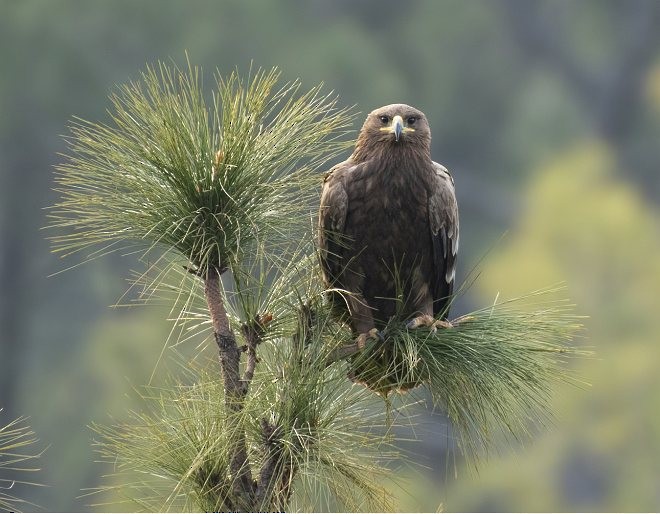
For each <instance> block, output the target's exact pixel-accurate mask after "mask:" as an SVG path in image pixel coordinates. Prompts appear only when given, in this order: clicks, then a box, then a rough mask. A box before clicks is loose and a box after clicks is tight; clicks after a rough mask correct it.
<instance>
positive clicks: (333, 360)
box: [50, 63, 579, 511]
mask: <svg viewBox="0 0 660 514" xmlns="http://www.w3.org/2000/svg"><path fill="white" fill-rule="evenodd" d="M214 86H215V87H214V91H213V92H212V97H211V101H210V102H207V99H206V97H205V95H204V91H203V88H202V73H201V70H199V69H198V68H195V67H192V66H190V65H189V66H188V67H187V69H185V70H181V69H179V68H178V67H176V66H173V65H165V64H162V63H161V64H158V65H157V66H154V67H148V68H147V69H146V71H145V72H144V73H142V75H141V78H140V80H138V81H136V82H132V83H130V84H128V85H125V86H123V87H121V88H120V89H119V90H118V92H117V93H116V94H114V95H113V96H112V111H111V113H110V114H111V121H110V123H109V124H99V123H90V122H86V121H83V120H76V121H74V123H73V124H72V127H71V136H70V137H69V138H68V141H69V144H70V153H69V155H68V156H67V157H66V162H65V163H64V164H62V165H61V166H59V168H58V171H57V183H58V191H59V192H60V194H61V197H62V198H61V201H60V202H59V203H58V204H57V205H55V206H54V207H53V208H52V210H51V214H50V216H51V220H52V223H51V226H52V228H54V229H58V230H59V233H58V235H57V236H55V237H53V245H54V249H55V250H56V251H57V252H60V253H61V254H63V255H70V254H78V253H82V254H83V255H84V256H85V258H89V259H91V258H94V257H96V256H99V255H103V254H105V253H108V252H112V251H117V250H119V249H121V250H122V251H139V252H141V256H142V259H143V260H144V261H145V262H148V263H149V264H148V265H147V269H146V271H145V272H144V274H143V275H141V276H139V277H137V278H136V281H135V282H136V284H137V285H139V286H140V287H141V290H142V294H143V297H144V298H145V299H149V298H154V297H159V298H160V297H163V296H166V297H169V298H170V299H171V301H172V303H173V305H174V306H175V307H174V309H175V311H176V313H177V315H176V322H177V323H178V324H180V325H181V326H183V327H186V329H187V330H189V331H191V332H188V333H203V332H205V331H208V332H210V333H212V337H213V339H214V340H215V343H216V345H217V349H218V354H219V364H218V363H213V364H209V365H205V366H201V367H200V366H196V367H191V369H190V370H189V372H187V373H184V375H185V376H183V377H172V383H171V386H170V387H169V388H165V389H162V388H161V389H158V390H154V389H150V388H145V397H146V398H148V399H149V401H150V404H151V410H150V411H145V412H140V413H134V414H133V420H132V422H131V423H127V424H122V425H117V426H112V427H104V426H98V427H96V429H97V431H98V433H99V434H100V436H101V439H100V442H99V443H98V444H99V451H100V452H101V454H102V455H103V456H105V457H107V458H108V459H111V460H113V461H116V462H117V463H118V464H119V467H120V470H121V469H127V470H133V471H137V472H139V473H140V474H141V475H140V476H143V477H145V478H144V479H143V480H132V481H131V483H130V484H127V485H126V487H127V488H132V490H133V491H132V493H130V495H132V496H133V497H134V498H135V499H136V500H137V501H139V502H142V504H143V505H144V507H145V508H150V509H155V510H166V509H182V508H189V509H202V510H208V511H220V510H232V511H237V510H241V511H258V510H266V511H272V510H285V509H290V508H292V507H301V508H306V509H308V510H311V509H313V508H315V507H316V505H315V503H314V501H315V499H316V498H317V497H319V495H321V496H326V497H328V498H330V499H331V501H332V502H333V503H332V505H333V506H334V508H341V509H348V510H363V509H369V510H387V509H389V508H391V507H392V498H391V495H390V493H389V491H388V490H387V489H386V488H385V487H384V486H383V485H382V484H383V483H384V482H383V480H381V479H383V478H384V477H388V476H390V472H389V470H388V468H387V465H386V464H387V461H388V460H389V459H391V458H393V456H394V455H396V440H394V441H393V440H392V438H391V437H390V435H389V433H388V431H387V430H386V428H387V427H384V426H383V425H384V421H383V416H382V405H383V404H382V403H379V402H378V399H379V398H380V397H384V398H389V397H390V396H391V395H392V394H395V392H396V391H398V390H406V389H410V388H414V387H417V386H421V385H425V386H427V387H428V388H429V389H430V391H431V393H432V396H433V398H434V400H435V402H436V403H437V404H438V405H439V406H442V407H444V408H445V409H446V411H447V413H448V415H449V416H450V418H451V419H452V421H453V422H454V424H455V426H456V428H457V429H458V431H459V433H460V435H461V446H462V448H463V449H464V450H465V451H466V452H467V453H469V454H472V455H478V454H479V453H481V452H482V451H484V450H488V447H489V445H490V442H491V434H492V429H493V428H494V427H497V428H501V429H503V430H504V431H505V432H507V433H510V434H513V435H514V436H516V437H517V436H520V435H523V434H524V433H525V432H526V431H527V430H528V429H529V425H528V417H529V415H530V412H532V411H536V412H537V413H539V414H540V415H541V418H543V416H544V415H547V414H549V413H548V405H547V400H548V384H549V382H550V381H552V380H555V379H562V380H569V381H570V380H573V379H572V378H571V377H570V375H569V374H568V373H567V372H566V371H565V369H564V367H563V362H564V360H565V359H566V358H567V357H569V356H571V355H575V354H576V353H579V352H577V351H576V350H574V349H572V348H570V347H569V346H567V343H568V342H569V341H570V339H571V337H572V336H573V335H574V333H575V331H576V330H577V329H578V327H579V319H578V317H577V316H575V315H574V314H572V310H571V306H570V305H569V304H567V303H566V302H561V301H558V302H552V301H549V300H544V301H543V302H542V303H540V304H539V305H538V306H537V307H536V308H533V309H532V310H530V309H529V308H528V307H529V305H528V306H527V307H520V306H519V305H518V303H517V302H499V303H497V302H496V303H495V304H494V305H491V306H489V307H488V308H485V309H482V310H479V311H476V312H474V313H470V314H469V315H466V316H464V317H462V318H461V320H460V323H457V324H456V327H455V328H454V329H450V330H442V331H440V332H438V333H435V334H432V333H430V332H429V331H426V330H417V331H408V330H406V329H405V326H404V325H403V324H402V323H401V322H400V321H397V320H393V321H392V323H391V326H390V327H388V330H387V333H388V341H387V346H386V347H383V346H382V345H379V344H371V345H368V346H367V347H366V348H365V349H364V350H363V351H359V352H358V351H357V349H356V348H355V345H354V344H353V342H352V340H351V332H350V330H349V329H348V328H347V327H346V326H345V325H344V324H342V322H341V320H337V319H336V318H334V317H333V316H332V312H331V311H330V309H329V308H328V306H327V304H326V302H325V301H324V291H323V286H322V284H321V281H320V279H319V276H320V273H319V270H318V260H317V259H316V253H315V248H314V244H313V229H312V227H313V226H314V225H313V218H314V215H315V207H314V205H315V203H316V201H317V195H318V189H319V185H320V180H319V176H318V174H317V173H316V171H317V170H320V169H322V168H323V166H324V165H326V164H327V163H328V162H329V161H331V160H332V159H333V158H335V157H337V156H338V154H339V152H341V151H343V150H345V149H346V148H347V147H348V145H349V144H350V142H347V141H346V136H347V134H348V129H349V127H350V124H351V122H352V119H353V110H352V109H342V108H339V107H338V100H337V98H336V97H334V96H333V95H332V94H324V93H323V92H322V87H321V86H318V87H315V88H312V89H311V90H309V91H308V92H301V85H300V82H299V81H294V82H290V83H285V84H283V85H280V73H279V71H278V70H276V69H273V70H270V71H264V70H257V71H256V72H254V73H252V72H251V73H250V75H249V76H248V78H247V79H243V78H241V77H240V75H239V73H238V72H234V73H232V74H230V75H229V77H228V78H223V77H222V76H221V75H220V74H219V73H218V74H216V76H215V80H214ZM544 292H547V291H539V292H536V293H532V294H531V295H529V297H527V298H526V299H527V300H532V301H531V302H527V304H530V303H531V304H533V303H534V301H536V300H538V298H539V297H540V295H542V294H543V293H544ZM523 300H524V299H523ZM523 303H525V302H523ZM209 319H210V323H209ZM347 373H348V374H349V375H350V376H351V377H352V378H353V379H354V380H357V381H359V382H362V383H364V384H365V385H367V387H366V388H363V387H358V386H354V385H352V383H351V382H350V381H349V380H348V378H347ZM373 404H375V405H376V408H374V407H373V406H372V407H371V408H370V405H373Z"/></svg>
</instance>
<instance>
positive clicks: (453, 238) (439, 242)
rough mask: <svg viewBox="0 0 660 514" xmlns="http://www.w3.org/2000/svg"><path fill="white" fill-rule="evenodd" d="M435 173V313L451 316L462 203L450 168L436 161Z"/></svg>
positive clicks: (431, 221)
mask: <svg viewBox="0 0 660 514" xmlns="http://www.w3.org/2000/svg"><path fill="white" fill-rule="evenodd" d="M433 167H434V171H435V174H434V177H433V183H432V186H431V191H430V195H429V226H430V229H431V240H432V242H433V265H434V277H433V279H434V280H433V284H432V287H431V289H432V294H433V314H434V315H436V316H437V315H438V314H441V315H442V316H443V317H445V318H446V317H447V316H448V314H449V312H448V311H449V303H450V300H451V295H452V293H453V291H454V279H455V277H456V256H457V254H458V204H457V203H456V193H455V190H454V179H453V178H452V176H451V175H450V174H449V171H447V169H446V168H445V167H444V166H442V165H441V164H438V163H436V162H434V163H433Z"/></svg>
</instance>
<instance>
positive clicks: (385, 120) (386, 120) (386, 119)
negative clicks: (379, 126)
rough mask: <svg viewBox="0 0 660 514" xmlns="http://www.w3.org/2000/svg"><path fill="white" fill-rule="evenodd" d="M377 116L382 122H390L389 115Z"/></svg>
mask: <svg viewBox="0 0 660 514" xmlns="http://www.w3.org/2000/svg"><path fill="white" fill-rule="evenodd" d="M379 118H380V121H382V122H383V124H385V123H389V122H390V117H389V116H379Z"/></svg>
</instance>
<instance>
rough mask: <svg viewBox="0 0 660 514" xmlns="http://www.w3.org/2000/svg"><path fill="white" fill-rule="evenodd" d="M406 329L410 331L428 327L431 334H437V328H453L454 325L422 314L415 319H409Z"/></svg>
mask: <svg viewBox="0 0 660 514" xmlns="http://www.w3.org/2000/svg"><path fill="white" fill-rule="evenodd" d="M406 327H407V328H408V329H410V330H414V329H416V328H419V327H428V328H429V329H431V332H432V333H435V332H437V330H438V329H439V328H453V327H454V325H452V324H451V322H449V321H447V320H443V319H435V318H434V317H433V316H429V315H428V314H423V315H422V316H417V317H416V318H413V319H411V320H410V321H409V322H408V323H407V324H406Z"/></svg>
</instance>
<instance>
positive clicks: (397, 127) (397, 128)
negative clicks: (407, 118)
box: [390, 116, 403, 143]
mask: <svg viewBox="0 0 660 514" xmlns="http://www.w3.org/2000/svg"><path fill="white" fill-rule="evenodd" d="M390 130H391V131H392V132H393V133H394V140H395V141H396V142H397V143H398V142H399V138H400V137H401V134H402V133H403V118H402V117H401V116H394V118H393V119H392V127H391V129H390Z"/></svg>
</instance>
